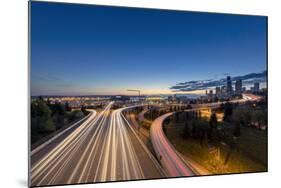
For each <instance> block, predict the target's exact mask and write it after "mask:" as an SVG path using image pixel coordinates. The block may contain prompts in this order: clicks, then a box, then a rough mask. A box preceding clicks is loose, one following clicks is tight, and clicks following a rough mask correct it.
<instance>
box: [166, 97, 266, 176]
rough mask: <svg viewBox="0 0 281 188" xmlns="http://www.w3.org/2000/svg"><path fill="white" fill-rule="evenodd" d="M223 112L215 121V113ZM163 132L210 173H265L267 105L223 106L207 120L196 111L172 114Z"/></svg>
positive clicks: (187, 155) (178, 147)
mask: <svg viewBox="0 0 281 188" xmlns="http://www.w3.org/2000/svg"><path fill="white" fill-rule="evenodd" d="M218 111H219V112H223V113H224V116H223V120H222V121H218V120H217V116H216V112H218ZM164 123H165V126H164V131H165V133H166V135H167V136H168V138H169V139H170V141H171V142H172V144H173V145H174V146H175V147H176V148H177V150H179V151H180V152H181V153H182V154H184V155H185V156H186V157H188V158H191V159H193V160H194V161H196V162H197V163H198V164H201V165H202V166H203V167H205V168H206V169H207V170H208V171H209V172H210V173H211V174H221V173H240V172H255V171H266V170H267V105H266V103H265V102H263V101H262V102H259V103H255V104H253V103H248V104H246V105H243V106H238V105H235V104H231V103H225V104H224V105H222V106H221V107H220V108H219V109H216V110H214V111H213V112H212V113H211V115H210V117H209V118H206V117H202V116H201V112H200V111H192V112H176V113H175V114H174V116H171V117H170V118H168V119H167V120H166V121H165V122H164Z"/></svg>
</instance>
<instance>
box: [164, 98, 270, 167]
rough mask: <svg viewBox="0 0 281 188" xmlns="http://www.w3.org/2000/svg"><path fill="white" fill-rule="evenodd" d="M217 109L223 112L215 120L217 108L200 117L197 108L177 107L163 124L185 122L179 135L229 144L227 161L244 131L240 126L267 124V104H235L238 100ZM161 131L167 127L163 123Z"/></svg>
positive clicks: (205, 143) (213, 144)
mask: <svg viewBox="0 0 281 188" xmlns="http://www.w3.org/2000/svg"><path fill="white" fill-rule="evenodd" d="M217 110H219V111H223V112H224V117H223V121H221V122H218V120H217V116H216V113H215V112H216V111H213V112H212V113H211V116H210V118H206V117H202V116H201V112H200V111H190V112H187V111H184V112H183V111H177V112H175V113H174V115H173V116H171V117H170V118H167V119H166V120H165V122H164V124H168V123H170V122H171V121H173V122H174V123H184V129H183V132H182V137H183V138H184V139H194V140H198V142H200V145H201V146H207V147H215V148H218V147H220V146H221V145H222V144H223V145H226V146H228V148H229V152H228V154H227V156H226V158H225V162H224V163H225V164H226V163H227V162H228V159H229V157H230V156H231V153H232V152H233V151H234V150H236V149H238V148H237V139H239V137H240V136H241V135H242V134H243V132H242V130H241V126H247V127H255V128H257V129H261V127H267V108H265V106H262V104H252V103H251V104H246V105H243V106H238V104H232V103H225V104H223V105H221V107H220V109H217ZM264 129H266V128H264ZM164 131H166V130H165V126H164Z"/></svg>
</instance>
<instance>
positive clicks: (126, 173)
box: [31, 102, 165, 186]
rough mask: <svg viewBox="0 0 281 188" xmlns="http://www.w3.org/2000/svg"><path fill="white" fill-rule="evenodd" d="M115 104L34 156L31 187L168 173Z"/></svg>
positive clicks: (160, 175)
mask: <svg viewBox="0 0 281 188" xmlns="http://www.w3.org/2000/svg"><path fill="white" fill-rule="evenodd" d="M112 104H113V103H112V102H111V103H109V104H108V105H107V106H106V107H105V108H104V109H103V110H102V111H101V112H99V113H97V114H96V113H92V114H91V115H90V116H89V117H88V119H87V120H86V121H84V122H83V123H82V124H81V125H80V126H78V127H77V128H76V129H74V130H73V131H72V132H71V133H70V134H68V135H67V136H66V137H65V138H64V139H60V140H59V143H57V144H54V147H48V145H47V146H45V147H46V148H47V149H46V148H42V150H44V152H43V154H42V152H40V151H39V152H36V154H34V155H32V156H31V186H40V185H59V184H66V183H68V184H75V183H90V182H103V181H119V180H132V179H148V178H160V177H163V176H165V173H164V171H163V170H162V168H161V167H160V166H159V164H158V163H157V161H156V160H155V159H154V158H153V156H152V154H151V153H150V152H149V151H148V149H147V148H146V147H145V145H144V144H143V143H142V142H141V140H140V139H139V138H138V136H137V134H136V133H135V132H134V130H133V129H132V128H131V126H130V125H129V122H128V121H126V119H125V117H124V116H123V114H122V111H123V110H124V109H118V110H112V109H111V107H112ZM53 142H56V140H54V141H53ZM39 153H41V154H40V155H39Z"/></svg>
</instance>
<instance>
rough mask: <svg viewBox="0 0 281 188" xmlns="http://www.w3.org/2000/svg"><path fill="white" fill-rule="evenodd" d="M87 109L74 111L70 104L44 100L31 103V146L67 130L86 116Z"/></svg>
mask: <svg viewBox="0 0 281 188" xmlns="http://www.w3.org/2000/svg"><path fill="white" fill-rule="evenodd" d="M87 114H88V112H87V111H86V109H85V108H83V107H82V108H81V110H80V109H79V110H72V109H71V108H70V107H69V104H68V103H65V104H62V103H59V102H56V103H54V104H51V103H50V102H49V101H44V100H43V99H42V98H39V99H37V100H34V101H32V102H31V144H34V143H35V142H37V141H39V140H41V139H42V138H44V137H46V136H49V135H51V134H52V133H54V132H55V131H58V130H61V129H63V128H66V127H67V126H69V125H71V124H72V123H74V122H76V121H77V120H79V119H81V118H83V117H84V116H86V115H87Z"/></svg>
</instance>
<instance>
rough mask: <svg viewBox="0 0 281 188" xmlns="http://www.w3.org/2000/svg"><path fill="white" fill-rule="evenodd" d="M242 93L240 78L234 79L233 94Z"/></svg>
mask: <svg viewBox="0 0 281 188" xmlns="http://www.w3.org/2000/svg"><path fill="white" fill-rule="evenodd" d="M241 93H242V80H236V82H235V94H237V95H241Z"/></svg>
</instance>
